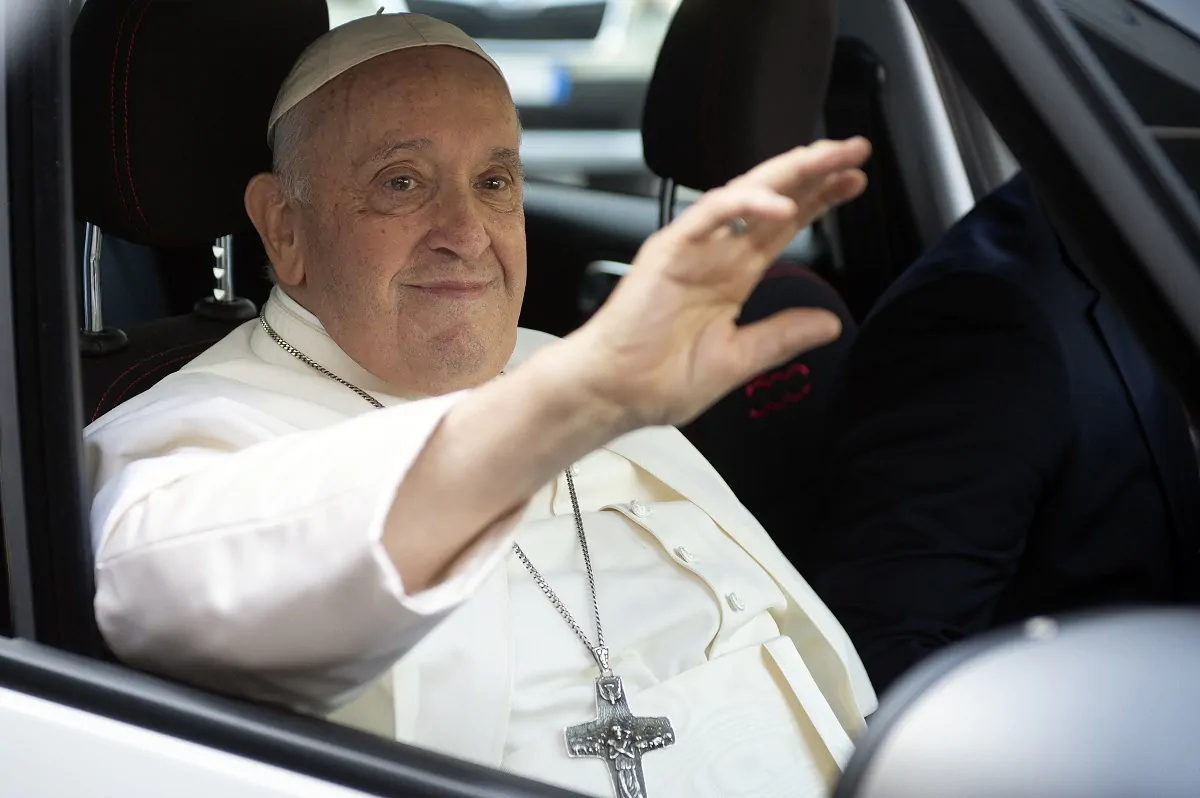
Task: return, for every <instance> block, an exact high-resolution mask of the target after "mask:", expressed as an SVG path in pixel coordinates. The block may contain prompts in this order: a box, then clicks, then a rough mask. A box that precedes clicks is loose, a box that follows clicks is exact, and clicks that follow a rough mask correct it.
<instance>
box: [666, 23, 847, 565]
mask: <svg viewBox="0 0 1200 798" xmlns="http://www.w3.org/2000/svg"><path fill="white" fill-rule="evenodd" d="M834 19H835V4H834V2H832V0H758V2H755V3H754V4H753V10H750V9H749V8H748V7H747V6H745V5H744V4H739V3H730V2H724V1H723V0H683V2H682V4H681V5H680V6H679V10H678V11H677V12H676V16H675V18H674V20H673V21H672V23H671V27H670V30H669V31H668V33H667V36H666V39H665V40H664V43H663V48H662V51H661V52H660V54H659V57H658V63H657V65H656V66H655V70H654V77H653V79H652V81H651V84H650V89H649V93H648V96H647V101H646V111H645V123H644V127H643V130H642V140H643V146H644V149H645V154H646V162H647V164H649V166H650V168H651V169H653V170H654V171H655V173H656V174H658V175H659V176H660V177H664V178H670V179H672V180H674V181H675V182H676V183H677V184H679V185H683V186H688V187H691V188H696V189H701V190H708V189H712V188H716V187H718V186H720V185H723V184H724V183H726V182H728V181H729V180H731V179H732V178H734V177H736V176H737V175H739V174H741V173H743V172H745V171H747V170H748V169H750V168H751V167H753V166H754V165H756V164H758V163H760V162H761V161H763V160H765V159H767V158H770V157H772V156H774V155H777V154H779V153H781V152H785V151H786V150H788V149H790V148H792V147H795V146H798V145H801V144H808V143H810V142H811V141H812V140H813V138H814V137H815V135H816V130H817V128H818V122H819V119H820V115H821V110H822V106H823V103H824V100H825V92H826V85H827V83H828V80H829V74H830V67H831V64H832V61H833V52H834V41H835V31H834ZM794 307H822V308H826V309H828V310H831V311H832V312H833V313H835V314H836V315H837V316H838V317H839V318H840V319H841V320H842V327H843V330H844V332H843V334H842V337H841V338H840V339H839V340H838V341H836V342H835V343H833V344H831V345H829V346H825V347H822V348H821V349H818V350H815V351H813V352H809V353H806V354H804V355H802V356H801V357H798V358H795V359H794V360H792V361H791V362H789V363H786V364H784V365H782V366H780V367H779V368H776V369H771V370H770V371H768V372H766V373H764V374H761V375H759V376H757V377H756V378H754V379H753V380H751V381H750V382H748V383H747V384H745V385H743V386H741V387H739V388H738V389H737V390H735V391H733V392H732V393H730V394H729V395H728V396H726V397H725V398H723V399H721V400H720V401H719V402H717V404H716V405H714V406H713V407H712V408H711V409H710V410H709V411H708V412H706V413H705V414H703V415H702V416H700V418H698V419H696V421H694V422H693V423H692V424H690V425H689V426H687V427H686V428H684V430H683V432H684V433H685V434H686V435H687V436H688V438H689V439H690V440H691V441H692V443H693V444H695V446H696V447H697V448H698V449H699V450H700V451H701V452H702V453H703V454H704V455H705V457H707V458H708V460H709V462H711V463H712V464H713V466H714V467H715V468H716V469H717V470H718V471H719V472H720V473H721V475H722V476H723V477H724V478H725V480H726V482H728V483H729V485H730V487H731V488H733V490H734V492H735V493H736V494H737V495H738V497H739V498H740V499H741V500H742V502H743V503H744V504H745V505H746V506H747V507H748V508H749V509H750V510H751V511H752V512H753V513H754V514H755V516H756V517H757V518H758V520H759V521H760V522H761V523H762V524H763V526H764V527H766V529H767V531H768V532H770V533H771V534H772V536H773V537H774V538H775V540H776V542H777V543H778V544H779V546H780V548H781V549H783V551H784V553H787V551H788V549H789V546H788V541H787V538H788V536H789V535H791V534H793V526H794V522H795V520H796V517H797V514H798V513H799V512H802V510H803V507H804V503H805V498H806V491H807V490H809V489H810V487H811V484H812V480H811V476H812V475H813V473H814V469H815V468H817V467H818V464H817V462H816V441H817V439H818V435H817V432H818V430H819V427H820V424H821V419H822V415H823V412H824V409H825V404H826V401H827V396H828V394H829V392H830V389H831V387H832V384H833V381H834V380H835V379H836V378H837V376H838V373H839V371H840V367H841V363H842V361H843V359H844V358H845V355H846V353H847V351H848V350H849V347H850V344H851V343H852V342H853V340H854V336H855V333H856V329H857V328H856V325H855V323H854V319H853V317H852V316H851V314H850V311H849V309H848V308H847V307H846V304H845V303H844V302H843V301H842V299H841V297H840V296H839V295H838V293H837V291H836V290H834V288H833V287H832V286H830V285H829V284H828V283H826V282H825V281H823V280H822V279H821V278H819V277H818V276H817V275H816V273H815V272H814V271H813V270H812V269H810V268H808V265H807V264H796V263H777V264H775V266H774V267H773V268H772V269H771V271H769V272H768V273H767V275H766V277H765V278H764V279H763V280H762V282H761V283H760V284H759V285H758V286H757V287H756V288H755V290H754V292H753V293H752V294H751V296H750V297H749V299H748V301H747V302H746V305H745V308H744V309H743V314H742V318H741V320H740V321H741V323H748V322H753V321H758V320H761V319H764V318H766V317H768V316H770V315H772V314H773V313H776V312H778V311H781V310H785V309H787V308H794Z"/></svg>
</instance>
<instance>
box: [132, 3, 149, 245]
mask: <svg viewBox="0 0 1200 798" xmlns="http://www.w3.org/2000/svg"><path fill="white" fill-rule="evenodd" d="M152 5H154V0H146V5H144V6H142V13H141V14H138V20H137V24H136V25H134V26H133V34H132V35H130V37H129V54H128V55H127V56H126V58H125V171H126V173H127V174H128V175H129V192H130V194H132V195H133V206H134V207H135V208H137V212H138V216H140V217H141V219H142V224H143V225H145V226H146V227H149V226H150V223H149V222H147V221H146V215H145V214H144V213H142V206H141V204H140V203H139V202H138V195H137V187H136V186H134V184H133V165H132V163H131V159H130V147H129V70H130V65H131V64H132V63H133V43H134V41H136V40H137V35H138V30H139V29H140V28H141V27H142V19H144V18H145V16H146V11H147V10H149V8H150V6H152Z"/></svg>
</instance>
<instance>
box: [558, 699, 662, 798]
mask: <svg viewBox="0 0 1200 798" xmlns="http://www.w3.org/2000/svg"><path fill="white" fill-rule="evenodd" d="M596 715H597V718H596V719H595V720H593V721H590V722H588V723H581V724H579V725H578V726H572V727H570V728H569V729H567V730H566V739H567V755H568V756H571V757H584V756H587V757H596V758H599V759H602V760H604V762H605V764H606V765H608V775H609V777H610V778H611V779H612V784H613V792H614V793H616V795H618V796H620V798H646V781H645V778H644V776H643V775H642V755H643V754H646V753H648V752H650V751H657V750H658V749H660V748H666V747H667V746H668V745H671V744H672V743H674V742H675V730H674V729H672V728H671V721H670V720H669V719H667V718H639V717H636V716H635V715H634V714H633V712H631V711H630V709H629V703H628V702H627V701H626V700H625V688H624V687H623V686H622V684H621V677H619V676H602V677H600V678H598V679H596Z"/></svg>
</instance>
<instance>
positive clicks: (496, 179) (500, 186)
mask: <svg viewBox="0 0 1200 798" xmlns="http://www.w3.org/2000/svg"><path fill="white" fill-rule="evenodd" d="M480 185H482V186H483V187H484V188H485V189H487V190H488V191H503V190H504V189H506V188H508V187H509V182H508V178H506V177H500V176H499V175H496V176H493V177H485V178H484V179H483V182H482V183H480Z"/></svg>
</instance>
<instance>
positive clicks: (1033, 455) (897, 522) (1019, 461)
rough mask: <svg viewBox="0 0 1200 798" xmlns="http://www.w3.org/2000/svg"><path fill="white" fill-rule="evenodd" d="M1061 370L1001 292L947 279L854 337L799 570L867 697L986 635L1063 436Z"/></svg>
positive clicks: (1015, 303)
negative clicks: (841, 636) (850, 644)
mask: <svg viewBox="0 0 1200 798" xmlns="http://www.w3.org/2000/svg"><path fill="white" fill-rule="evenodd" d="M1068 401H1069V400H1068V392H1067V386H1066V379H1065V370H1064V367H1063V362H1062V357H1061V354H1060V351H1059V349H1058V347H1057V344H1056V341H1055V338H1054V336H1053V333H1052V330H1051V328H1050V327H1049V324H1048V322H1047V321H1046V320H1045V318H1044V317H1043V316H1042V315H1041V313H1040V311H1039V310H1038V309H1037V308H1036V307H1035V306H1034V303H1033V302H1032V300H1031V299H1030V298H1029V297H1028V296H1027V295H1025V294H1024V293H1022V292H1021V291H1020V290H1019V289H1017V288H1016V287H1015V286H1013V285H1012V284H1010V283H1008V282H1006V281H1004V280H1002V279H999V278H994V277H990V276H984V275H976V274H958V275H952V276H944V277H942V278H940V279H936V280H934V281H933V282H931V283H927V284H925V285H923V286H920V287H918V288H916V289H913V290H911V291H910V292H909V293H908V294H905V295H903V296H902V297H901V298H899V299H898V300H897V301H895V302H893V303H891V304H890V305H888V306H886V307H885V308H884V309H883V310H882V311H881V312H880V313H879V314H878V315H877V316H875V317H873V318H872V319H870V320H869V321H868V323H867V324H866V325H865V326H864V328H863V330H862V331H861V333H860V334H859V338H858V341H857V343H856V346H855V348H854V350H853V352H852V354H851V356H850V359H849V361H848V363H847V366H846V370H845V372H844V381H843V384H842V386H841V389H840V396H835V397H834V398H833V399H832V401H831V405H830V407H831V411H830V429H829V432H830V441H831V446H830V448H829V455H830V458H829V462H828V471H827V472H826V473H827V479H828V482H827V492H826V495H827V499H826V501H827V502H828V503H827V504H826V505H825V507H824V514H823V519H822V524H821V525H820V529H819V531H818V535H817V536H816V537H815V538H813V539H811V546H812V549H811V552H810V556H809V557H808V559H807V561H806V562H804V563H801V565H802V566H805V567H806V570H808V572H809V573H810V575H811V577H812V579H813V582H814V587H815V588H816V589H817V591H818V593H819V594H820V595H821V596H822V598H824V599H825V601H826V602H827V603H828V605H829V607H830V609H832V610H833V612H834V614H835V615H837V616H838V618H839V620H841V621H842V623H843V624H844V626H845V627H846V630H847V632H848V633H849V634H850V636H851V638H852V639H853V641H854V643H855V645H856V647H857V648H858V650H859V653H860V655H861V656H862V659H863V662H864V664H865V665H866V667H867V670H868V672H869V673H870V675H871V678H872V681H873V682H874V684H875V686H876V689H877V690H878V691H882V690H884V689H885V688H886V687H887V686H888V685H889V684H890V683H891V682H892V681H893V680H894V679H895V678H896V677H897V676H898V675H900V674H901V673H902V672H903V671H905V670H906V669H907V668H909V667H910V666H911V665H913V664H914V663H915V662H916V661H917V660H919V659H921V658H922V657H924V656H926V655H928V654H929V653H931V652H933V651H934V650H936V649H938V648H939V647H941V646H944V645H946V644H948V643H950V642H953V641H955V640H958V639H960V638H962V637H964V636H966V635H969V634H972V633H975V632H978V631H981V630H983V629H985V628H987V627H988V625H989V623H990V620H991V618H992V615H993V612H994V609H995V607H996V605H997V602H998V600H999V599H1000V597H1001V595H1002V593H1003V591H1004V590H1005V586H1006V584H1007V583H1008V581H1009V579H1010V578H1011V577H1012V575H1013V573H1014V570H1015V569H1016V567H1017V563H1018V560H1019V559H1020V557H1021V554H1022V551H1023V549H1024V547H1025V542H1026V536H1027V534H1028V532H1029V529H1030V526H1031V524H1032V523H1033V520H1034V517H1035V514H1036V513H1037V509H1038V505H1039V501H1040V499H1041V497H1042V495H1043V492H1044V491H1045V490H1046V489H1047V486H1048V484H1049V482H1050V481H1051V480H1052V478H1053V475H1054V473H1055V471H1056V468H1057V465H1058V462H1059V460H1060V457H1061V454H1062V452H1063V450H1064V447H1065V445H1066V436H1067V435H1068V434H1069V433H1068V429H1069V425H1068V421H1069V404H1068Z"/></svg>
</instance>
